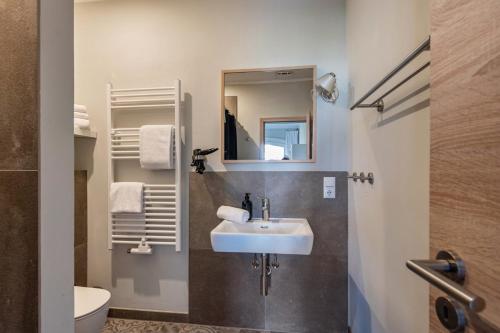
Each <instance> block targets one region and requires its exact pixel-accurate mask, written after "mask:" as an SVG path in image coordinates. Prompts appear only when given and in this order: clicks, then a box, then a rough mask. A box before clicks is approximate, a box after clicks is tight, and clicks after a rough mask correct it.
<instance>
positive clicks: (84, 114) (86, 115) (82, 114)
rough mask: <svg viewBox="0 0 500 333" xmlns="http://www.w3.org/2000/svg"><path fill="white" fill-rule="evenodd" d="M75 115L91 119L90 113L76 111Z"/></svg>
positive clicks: (79, 117)
mask: <svg viewBox="0 0 500 333" xmlns="http://www.w3.org/2000/svg"><path fill="white" fill-rule="evenodd" d="M74 117H75V118H78V119H89V115H88V114H87V113H83V112H76V111H75V112H74Z"/></svg>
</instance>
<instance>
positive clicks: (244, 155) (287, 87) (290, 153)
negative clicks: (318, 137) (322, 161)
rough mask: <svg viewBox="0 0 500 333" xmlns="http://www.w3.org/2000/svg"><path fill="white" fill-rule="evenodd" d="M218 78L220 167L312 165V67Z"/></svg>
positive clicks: (236, 73) (228, 74) (239, 72)
mask: <svg viewBox="0 0 500 333" xmlns="http://www.w3.org/2000/svg"><path fill="white" fill-rule="evenodd" d="M222 74H223V90H222V106H223V110H222V121H223V136H222V137H223V146H224V154H223V156H224V162H225V163H231V162H236V161H247V162H248V161H274V162H276V161H284V162H290V161H303V162H310V161H313V160H314V158H315V156H314V149H313V147H314V143H315V142H314V141H315V133H314V131H315V130H314V128H315V126H314V119H315V113H316V103H315V99H314V98H313V96H314V82H315V75H316V68H315V67H314V66H309V67H290V68H278V69H259V70H234V71H224V72H223V73H222Z"/></svg>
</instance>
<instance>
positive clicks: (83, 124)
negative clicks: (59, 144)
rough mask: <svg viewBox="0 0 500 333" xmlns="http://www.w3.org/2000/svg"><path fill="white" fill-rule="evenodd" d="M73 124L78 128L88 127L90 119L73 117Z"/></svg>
mask: <svg viewBox="0 0 500 333" xmlns="http://www.w3.org/2000/svg"><path fill="white" fill-rule="evenodd" d="M73 121H74V125H75V126H78V127H80V128H89V127H90V121H89V120H88V119H80V118H75V119H73Z"/></svg>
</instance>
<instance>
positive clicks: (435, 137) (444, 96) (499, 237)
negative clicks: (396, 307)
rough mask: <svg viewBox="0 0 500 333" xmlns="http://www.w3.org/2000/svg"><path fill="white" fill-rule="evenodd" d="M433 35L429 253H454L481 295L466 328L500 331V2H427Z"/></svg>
mask: <svg viewBox="0 0 500 333" xmlns="http://www.w3.org/2000/svg"><path fill="white" fill-rule="evenodd" d="M431 33H432V34H431V59H432V65H431V71H432V78H431V165H430V167H431V195H430V199H431V204H430V224H431V225H430V232H431V235H430V238H431V242H430V243H431V256H433V257H434V256H435V255H436V253H437V252H438V251H439V250H441V249H451V250H454V251H455V252H457V253H458V254H459V255H460V256H461V257H462V258H463V259H464V262H465V264H466V269H467V276H466V281H465V284H464V286H465V287H466V288H467V289H468V290H470V291H472V292H474V293H476V294H477V295H479V296H481V297H483V298H484V299H485V301H486V309H485V310H483V311H482V312H480V313H479V314H478V316H475V315H473V314H471V317H470V318H469V319H470V326H472V328H468V329H467V332H500V331H499V330H498V328H499V327H500V1H499V0H433V1H431ZM431 289H432V291H431V306H430V311H431V314H430V317H431V324H430V332H447V331H446V330H445V329H443V328H442V326H441V324H440V323H439V321H438V319H437V316H436V313H435V310H434V302H433V299H434V298H436V296H438V295H440V294H441V293H440V292H438V291H437V290H436V289H435V288H431Z"/></svg>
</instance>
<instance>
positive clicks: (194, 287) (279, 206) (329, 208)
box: [189, 172, 347, 333]
mask: <svg viewBox="0 0 500 333" xmlns="http://www.w3.org/2000/svg"><path fill="white" fill-rule="evenodd" d="M325 176H335V177H337V197H336V199H334V200H329V199H323V192H322V186H323V177H325ZM346 176H347V174H346V173H345V172H207V173H205V174H204V175H198V174H194V173H191V174H190V190H189V192H190V199H189V201H190V204H189V207H190V210H189V216H190V218H189V220H190V221H189V241H190V243H189V251H190V257H189V320H190V322H193V323H200V324H210V325H221V326H232V327H246V328H255V329H266V330H272V331H281V332H314V333H336V332H346V331H347V179H346ZM245 192H251V193H252V198H253V203H254V215H255V216H257V217H260V212H259V210H258V208H259V207H258V206H259V203H258V200H257V195H264V194H265V195H266V196H267V197H269V198H270V199H271V216H274V217H305V218H307V219H308V221H309V223H310V225H311V228H312V229H313V232H314V235H315V239H314V247H313V252H312V254H311V255H310V256H284V255H281V256H279V259H280V264H281V265H280V268H279V269H278V270H276V271H274V272H273V277H272V286H271V289H270V293H269V296H267V297H262V296H260V294H259V272H258V271H256V270H254V269H252V268H251V266H250V261H251V259H252V255H247V254H231V253H215V252H213V251H212V249H211V245H210V231H211V230H212V229H213V228H214V227H215V226H216V225H217V224H218V223H219V222H220V221H219V219H218V218H217V217H216V215H215V213H216V210H217V208H218V207H219V206H220V205H223V204H225V205H233V206H237V207H239V206H240V205H241V201H242V200H243V196H244V193H245Z"/></svg>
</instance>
